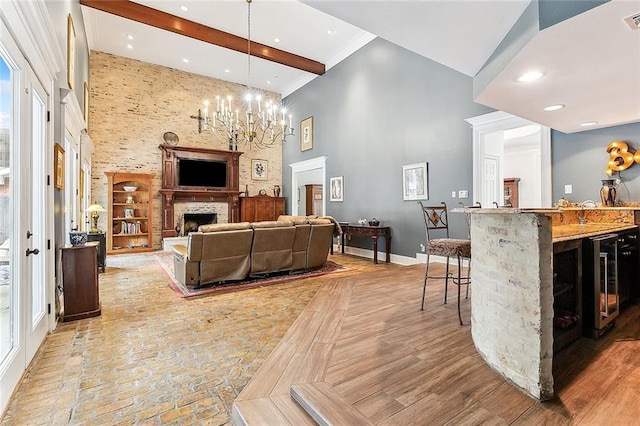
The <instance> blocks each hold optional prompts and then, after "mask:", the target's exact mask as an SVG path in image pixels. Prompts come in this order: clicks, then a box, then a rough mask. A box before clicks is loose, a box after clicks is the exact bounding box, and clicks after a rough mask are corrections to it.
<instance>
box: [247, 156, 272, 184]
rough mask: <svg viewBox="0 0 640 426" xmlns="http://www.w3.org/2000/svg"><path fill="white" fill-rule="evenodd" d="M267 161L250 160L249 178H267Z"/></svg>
mask: <svg viewBox="0 0 640 426" xmlns="http://www.w3.org/2000/svg"><path fill="white" fill-rule="evenodd" d="M268 167H269V162H268V161H267V160H256V159H254V160H251V179H253V180H267V176H268V173H269V169H268Z"/></svg>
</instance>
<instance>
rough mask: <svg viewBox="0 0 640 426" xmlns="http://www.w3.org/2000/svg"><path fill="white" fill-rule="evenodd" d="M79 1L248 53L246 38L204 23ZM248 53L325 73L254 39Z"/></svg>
mask: <svg viewBox="0 0 640 426" xmlns="http://www.w3.org/2000/svg"><path fill="white" fill-rule="evenodd" d="M80 4H81V5H83V6H87V7H90V8H93V9H97V10H101V11H103V12H107V13H111V14H113V15H117V16H120V17H122V18H126V19H131V20H132V21H136V22H140V23H142V24H146V25H150V26H152V27H155V28H160V29H162V30H166V31H171V32H173V33H176V34H180V35H183V36H185V37H190V38H193V39H196V40H200V41H204V42H205V43H211V44H214V45H216V46H220V47H224V48H227V49H231V50H235V51H237V52H240V53H244V54H247V53H248V50H247V44H248V43H247V42H248V40H247V39H246V38H242V37H239V36H237V35H234V34H230V33H227V32H224V31H220V30H217V29H215V28H211V27H207V26H206V25H202V24H199V23H197V22H194V21H190V20H188V19H184V18H181V17H179V16H175V15H171V14H170V13H166V12H162V11H160V10H157V9H152V8H150V7H147V6H144V5H142V4H139V3H134V2H132V1H129V0H80ZM251 56H255V57H257V58H262V59H266V60H267V61H272V62H276V63H278V64H282V65H286V66H289V67H292V68H296V69H299V70H302V71H307V72H310V73H313V74H317V75H322V74H324V73H325V66H324V64H322V63H320V62H317V61H314V60H312V59H308V58H305V57H303V56H299V55H295V54H293V53H289V52H285V51H284V50H279V49H274V48H273V47H270V46H267V45H265V44H260V43H256V42H254V41H252V42H251Z"/></svg>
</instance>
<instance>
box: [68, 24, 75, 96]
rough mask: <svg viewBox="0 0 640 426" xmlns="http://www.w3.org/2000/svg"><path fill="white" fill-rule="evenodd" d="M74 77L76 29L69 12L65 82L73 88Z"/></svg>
mask: <svg viewBox="0 0 640 426" xmlns="http://www.w3.org/2000/svg"><path fill="white" fill-rule="evenodd" d="M75 78H76V29H75V27H74V26H73V18H71V14H69V15H68V16H67V84H68V85H69V89H73V82H74V80H75Z"/></svg>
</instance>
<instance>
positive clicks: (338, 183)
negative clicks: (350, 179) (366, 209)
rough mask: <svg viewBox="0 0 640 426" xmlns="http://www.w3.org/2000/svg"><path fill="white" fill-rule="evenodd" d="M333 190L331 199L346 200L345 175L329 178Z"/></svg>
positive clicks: (330, 187)
mask: <svg viewBox="0 0 640 426" xmlns="http://www.w3.org/2000/svg"><path fill="white" fill-rule="evenodd" d="M329 189H330V191H331V193H330V197H329V201H344V176H336V177H332V178H330V179H329Z"/></svg>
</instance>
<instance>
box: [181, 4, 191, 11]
mask: <svg viewBox="0 0 640 426" xmlns="http://www.w3.org/2000/svg"><path fill="white" fill-rule="evenodd" d="M180 10H181V11H183V12H186V11H187V10H189V8H188V7H187V6H184V5H182V6H180Z"/></svg>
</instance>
